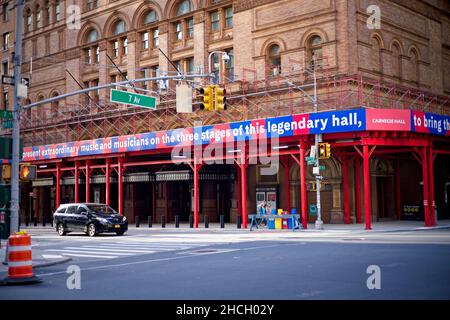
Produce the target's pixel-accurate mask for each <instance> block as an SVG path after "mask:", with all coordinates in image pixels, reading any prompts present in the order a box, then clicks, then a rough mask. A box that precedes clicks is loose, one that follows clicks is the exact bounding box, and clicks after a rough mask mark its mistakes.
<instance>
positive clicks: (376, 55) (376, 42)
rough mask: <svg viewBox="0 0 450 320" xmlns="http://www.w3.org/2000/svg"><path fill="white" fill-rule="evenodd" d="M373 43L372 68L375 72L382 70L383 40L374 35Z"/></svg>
mask: <svg viewBox="0 0 450 320" xmlns="http://www.w3.org/2000/svg"><path fill="white" fill-rule="evenodd" d="M371 45H372V54H371V55H370V57H371V65H372V70H373V71H375V72H382V70H381V41H380V39H379V38H378V37H376V36H375V37H372V39H371Z"/></svg>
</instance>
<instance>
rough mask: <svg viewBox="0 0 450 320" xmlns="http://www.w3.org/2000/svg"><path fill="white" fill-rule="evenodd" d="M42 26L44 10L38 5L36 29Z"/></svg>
mask: <svg viewBox="0 0 450 320" xmlns="http://www.w3.org/2000/svg"><path fill="white" fill-rule="evenodd" d="M39 28H42V12H41V7H40V6H39V5H37V6H36V29H39Z"/></svg>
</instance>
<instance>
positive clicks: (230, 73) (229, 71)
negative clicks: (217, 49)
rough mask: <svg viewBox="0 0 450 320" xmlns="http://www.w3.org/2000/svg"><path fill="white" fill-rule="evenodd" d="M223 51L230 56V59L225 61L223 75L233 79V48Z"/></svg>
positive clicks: (230, 79)
mask: <svg viewBox="0 0 450 320" xmlns="http://www.w3.org/2000/svg"><path fill="white" fill-rule="evenodd" d="M225 52H226V53H227V54H228V56H229V57H230V60H228V61H227V62H225V70H226V72H225V77H226V79H227V80H228V81H234V55H233V49H227V50H225Z"/></svg>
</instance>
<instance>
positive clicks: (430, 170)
mask: <svg viewBox="0 0 450 320" xmlns="http://www.w3.org/2000/svg"><path fill="white" fill-rule="evenodd" d="M427 163H428V180H429V181H428V182H429V188H430V190H429V197H430V208H429V211H430V212H429V222H430V226H434V225H435V224H436V221H435V218H434V207H435V203H434V170H433V168H434V166H433V147H429V148H428V161H427Z"/></svg>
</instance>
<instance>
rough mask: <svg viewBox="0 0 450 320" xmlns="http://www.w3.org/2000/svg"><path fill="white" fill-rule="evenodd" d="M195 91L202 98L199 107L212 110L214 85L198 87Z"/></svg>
mask: <svg viewBox="0 0 450 320" xmlns="http://www.w3.org/2000/svg"><path fill="white" fill-rule="evenodd" d="M197 93H198V94H199V95H200V96H201V99H202V103H201V105H200V109H202V110H208V111H214V100H213V95H214V86H213V85H210V86H207V87H204V88H198V89H197Z"/></svg>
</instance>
